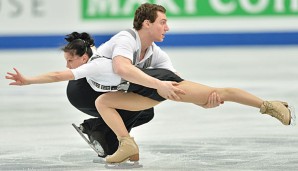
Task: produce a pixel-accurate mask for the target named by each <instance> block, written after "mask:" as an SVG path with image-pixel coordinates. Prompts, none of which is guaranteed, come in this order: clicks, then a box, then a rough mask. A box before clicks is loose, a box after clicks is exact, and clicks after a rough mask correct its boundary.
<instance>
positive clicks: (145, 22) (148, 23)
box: [143, 20, 150, 28]
mask: <svg viewBox="0 0 298 171" xmlns="http://www.w3.org/2000/svg"><path fill="white" fill-rule="evenodd" d="M149 26H150V21H149V20H144V21H143V27H145V28H148V27H149Z"/></svg>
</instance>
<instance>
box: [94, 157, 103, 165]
mask: <svg viewBox="0 0 298 171" xmlns="http://www.w3.org/2000/svg"><path fill="white" fill-rule="evenodd" d="M93 163H100V164H106V160H105V159H104V158H100V157H98V158H96V159H93Z"/></svg>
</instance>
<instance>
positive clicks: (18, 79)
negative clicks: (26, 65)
mask: <svg viewBox="0 0 298 171" xmlns="http://www.w3.org/2000/svg"><path fill="white" fill-rule="evenodd" d="M13 70H14V71H15V73H11V72H7V75H6V76H5V78H6V79H9V80H13V81H14V82H11V83H9V85H18V86H22V85H28V84H29V83H28V81H27V79H26V78H25V77H24V76H23V75H22V74H21V73H20V72H19V71H18V70H17V69H16V68H13Z"/></svg>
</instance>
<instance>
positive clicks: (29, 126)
mask: <svg viewBox="0 0 298 171" xmlns="http://www.w3.org/2000/svg"><path fill="white" fill-rule="evenodd" d="M165 50H166V51H167V52H168V53H169V55H170V57H171V58H172V61H173V63H174V65H175V66H176V69H177V70H178V72H179V73H180V75H181V76H182V77H183V78H185V79H187V80H191V81H196V82H200V83H202V84H206V85H209V86H213V87H237V88H241V89H244V90H246V91H248V92H250V93H252V94H255V95H257V96H259V97H261V98H263V99H267V100H277V99H278V100H285V101H288V102H289V103H290V104H292V105H294V106H295V107H296V109H297V108H298V79H297V78H298V69H297V65H298V47H297V46H293V47H278V46H276V47H238V48H235V47H229V48H181V49H180V48H178V49H171V48H168V49H165ZM13 67H16V68H18V69H19V70H20V71H21V72H22V73H24V74H25V75H38V74H40V73H43V72H47V71H55V70H63V69H65V62H64V59H63V54H62V53H61V52H59V51H58V50H39V51H28V50H26V51H14V52H12V51H0V71H1V77H2V78H4V76H5V73H6V72H7V71H12V68H13ZM8 83H9V81H8V80H5V79H0V115H1V119H0V133H1V138H0V170H53V171H56V170H57V171H58V170H108V169H106V168H105V167H104V163H100V162H99V163H98V162H97V163H94V162H93V160H95V161H98V159H97V157H96V153H95V152H94V151H93V150H92V149H90V147H89V146H88V145H87V144H86V142H84V140H83V139H82V138H81V137H80V136H79V135H78V133H77V132H76V131H75V130H74V129H73V127H72V126H71V123H76V124H80V123H81V122H82V121H83V120H84V119H87V118H88V116H87V115H84V114H83V113H81V112H79V111H77V110H76V109H75V108H73V107H72V106H71V104H70V103H69V102H68V100H67V98H66V95H65V89H66V82H61V83H53V84H44V85H31V86H25V87H15V86H8ZM198 98H199V97H198ZM131 135H132V136H134V137H135V139H136V141H137V143H138V144H139V147H140V164H142V165H143V167H142V168H138V169H134V170H179V171H180V170H221V171H222V170H237V171H238V170H270V171H272V170H296V169H297V167H298V137H297V135H298V129H297V126H296V127H289V126H283V125H282V124H281V123H279V122H278V121H277V120H276V119H274V118H272V117H270V116H268V115H261V114H259V112H258V109H255V108H251V107H247V106H242V105H239V104H235V103H225V104H224V105H222V106H221V107H219V108H215V109H209V110H205V109H202V108H199V107H197V106H195V105H192V104H184V103H177V102H171V101H166V102H163V103H162V104H160V105H159V106H157V107H156V115H155V118H154V119H153V120H152V121H151V122H150V123H148V124H146V125H143V126H141V127H138V128H135V129H133V130H132V132H131Z"/></svg>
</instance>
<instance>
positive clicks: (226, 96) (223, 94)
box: [216, 88, 236, 101]
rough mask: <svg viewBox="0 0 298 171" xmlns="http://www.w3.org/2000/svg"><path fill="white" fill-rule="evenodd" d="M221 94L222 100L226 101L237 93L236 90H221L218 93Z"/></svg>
mask: <svg viewBox="0 0 298 171" xmlns="http://www.w3.org/2000/svg"><path fill="white" fill-rule="evenodd" d="M216 92H217V93H218V94H219V97H220V98H221V100H223V101H226V100H228V99H229V97H231V96H233V94H235V93H236V90H235V88H221V89H218V90H217V91H216Z"/></svg>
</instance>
